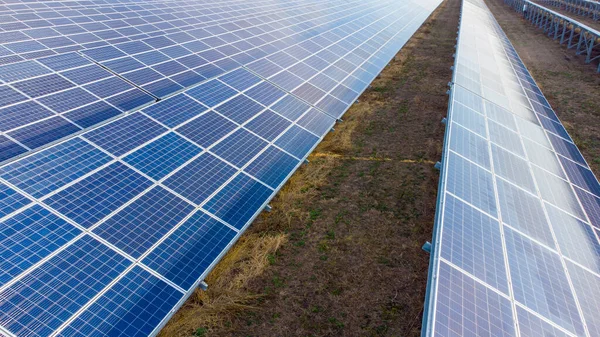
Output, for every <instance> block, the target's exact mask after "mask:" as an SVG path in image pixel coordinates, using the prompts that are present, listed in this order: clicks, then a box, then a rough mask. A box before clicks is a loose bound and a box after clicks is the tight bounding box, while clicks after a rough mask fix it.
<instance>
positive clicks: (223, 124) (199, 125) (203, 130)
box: [177, 111, 236, 148]
mask: <svg viewBox="0 0 600 337" xmlns="http://www.w3.org/2000/svg"><path fill="white" fill-rule="evenodd" d="M235 128H236V125H235V123H232V122H230V121H228V120H227V119H226V118H224V117H221V116H220V115H218V114H216V113H215V112H214V111H209V112H208V113H206V114H204V115H201V116H199V117H198V118H196V119H194V120H192V121H190V122H189V123H187V124H184V125H183V126H181V127H179V128H178V129H177V132H179V133H181V134H182V135H183V136H185V137H187V138H188V139H190V140H192V141H194V142H195V143H196V144H198V145H200V146H202V147H205V148H206V147H209V146H210V145H212V144H213V143H215V142H216V141H217V140H219V139H221V138H223V137H224V136H225V135H227V134H228V133H230V132H231V131H233V130H235Z"/></svg>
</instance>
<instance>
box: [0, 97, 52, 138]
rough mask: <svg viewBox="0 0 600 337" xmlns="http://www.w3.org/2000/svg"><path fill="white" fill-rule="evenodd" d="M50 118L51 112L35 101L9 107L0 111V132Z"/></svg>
mask: <svg viewBox="0 0 600 337" xmlns="http://www.w3.org/2000/svg"><path fill="white" fill-rule="evenodd" d="M51 116H54V114H53V113H52V112H51V111H49V110H48V109H46V108H44V107H43V106H41V105H40V104H38V103H36V102H35V101H28V102H23V103H19V104H15V105H11V106H9V107H6V108H3V109H0V131H8V130H12V129H15V128H18V127H20V126H23V125H26V124H29V123H31V122H35V121H38V120H41V119H44V118H48V117H51Z"/></svg>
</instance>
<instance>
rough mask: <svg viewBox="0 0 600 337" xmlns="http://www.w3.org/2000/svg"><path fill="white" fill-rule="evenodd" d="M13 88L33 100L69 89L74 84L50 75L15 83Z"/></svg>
mask: <svg viewBox="0 0 600 337" xmlns="http://www.w3.org/2000/svg"><path fill="white" fill-rule="evenodd" d="M13 86H14V87H15V88H17V89H19V90H20V91H21V92H23V93H25V94H27V95H28V96H29V97H34V98H35V97H39V96H43V95H47V94H51V93H53V92H57V91H61V90H64V89H68V88H71V87H73V86H74V84H73V83H71V82H70V81H68V80H66V79H65V78H63V77H61V76H59V75H56V74H52V75H47V76H42V77H36V78H32V79H30V80H25V81H21V82H16V83H13Z"/></svg>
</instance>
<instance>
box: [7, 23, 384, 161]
mask: <svg viewBox="0 0 600 337" xmlns="http://www.w3.org/2000/svg"><path fill="white" fill-rule="evenodd" d="M359 14H363V15H364V13H362V12H360V13H354V14H352V15H351V18H352V19H357V17H356V16H357V15H359ZM370 15H371V17H372V15H373V14H372V13H371V14H370ZM359 18H360V16H359ZM348 20H349V19H348ZM335 22H336V23H338V24H341V21H339V19H338V20H337V21H335ZM343 22H346V21H343ZM346 23H347V24H348V26H349V25H350V24H351V23H352V21H347V22H346ZM357 26H358V25H355V24H354V25H352V26H350V27H349V29H352V30H353V31H355V30H357V29H358V28H357ZM338 28H339V27H338ZM371 32H372V31H371ZM347 33H351V32H347ZM360 33H362V34H363V35H361V36H365V35H364V34H366V33H365V32H362V31H361V32H360ZM372 33H374V32H372ZM315 34H316V32H313V33H312V34H308V35H307V36H304V39H305V40H303V41H304V43H302V44H299V45H295V46H293V47H291V48H288V49H286V50H287V51H288V52H290V53H291V54H297V55H300V56H296V57H292V56H290V54H289V53H286V52H279V53H276V54H274V55H272V58H271V60H273V61H275V62H276V63H275V64H273V63H272V62H271V61H268V60H263V61H264V62H268V63H269V64H273V65H274V67H278V66H277V63H279V62H282V63H285V62H290V60H291V61H292V62H294V61H295V62H296V63H297V65H296V66H295V68H294V69H295V71H294V69H291V70H292V71H294V72H295V73H296V74H298V75H299V76H302V77H304V78H307V77H310V76H313V75H314V74H316V73H317V72H318V70H317V69H315V68H319V69H320V68H321V67H322V66H323V64H324V65H325V66H327V63H326V62H324V61H323V60H322V59H321V58H319V57H318V56H316V55H313V54H314V53H318V52H319V51H320V50H321V49H322V47H321V46H320V45H319V44H315V43H314V42H312V41H313V40H315V39H316V38H320V39H325V38H324V37H323V34H321V35H315ZM340 34H341V33H340V32H339V30H337V35H334V36H337V38H338V39H340V38H342V39H343V36H342V35H340ZM313 35H315V36H313ZM309 37H312V39H311V40H306V38H309ZM317 41H318V42H320V43H321V45H323V43H330V40H328V39H325V40H317ZM323 41H327V42H323ZM343 41H345V40H343ZM356 41H357V39H356V37H354V39H353V42H354V44H353V45H350V46H349V43H346V44H345V45H344V49H341V48H340V50H341V51H342V52H341V53H343V52H346V51H348V48H350V47H351V46H355V45H356V43H357V42H356ZM278 42H281V43H283V41H281V40H279V41H278ZM309 42H310V43H309ZM290 43H291V42H290ZM307 43H308V44H307ZM378 46H379V45H378V44H377V43H375V44H370V45H366V46H363V47H361V48H362V49H359V50H356V51H354V50H352V49H350V50H352V51H353V52H354V53H355V54H356V53H360V56H357V55H350V56H354V58H353V59H352V61H353V63H348V62H346V63H345V64H343V66H345V69H346V70H345V71H349V70H353V68H352V67H354V66H356V65H357V64H360V62H362V61H363V60H364V58H365V55H368V53H369V52H373V50H376V49H377V48H378ZM118 47H120V48H121V49H116V48H113V47H105V48H98V49H92V50H89V51H86V52H89V55H90V56H91V57H93V58H96V59H97V60H98V61H105V62H104V64H102V66H103V67H108V68H110V67H111V64H112V65H114V64H117V63H121V64H123V63H122V62H124V63H127V64H129V66H128V67H130V68H131V67H133V68H134V69H132V70H128V69H130V68H127V67H113V68H112V70H113V73H115V72H116V73H118V72H119V70H121V71H128V72H121V73H120V74H119V75H121V76H122V77H123V78H126V79H128V80H129V81H130V82H131V83H133V84H134V85H136V86H138V87H139V88H142V89H144V90H145V91H149V92H151V93H153V94H154V95H155V96H158V97H165V96H167V95H169V94H172V93H173V92H176V91H179V90H181V89H183V88H184V87H189V86H192V85H195V84H197V83H199V82H201V81H204V80H205V79H206V78H209V77H213V76H216V75H218V74H220V73H222V72H223V71H226V70H230V69H231V68H232V67H235V66H236V64H237V63H236V62H235V61H232V60H231V59H227V60H225V59H221V60H213V61H214V62H213V63H207V62H208V61H207V60H206V59H204V58H202V57H201V56H199V55H198V54H199V53H195V54H194V53H192V52H191V51H190V50H189V49H185V48H184V47H182V46H177V45H176V46H171V45H170V43H169V46H165V47H162V49H161V50H162V51H163V52H164V53H161V52H160V51H158V50H153V51H149V49H150V48H151V47H150V46H149V45H148V44H145V43H143V42H141V41H139V42H132V43H126V44H122V45H119V46H118ZM174 47H177V48H178V50H179V49H185V50H186V51H187V52H186V53H182V52H181V51H179V52H178V53H175V52H174V50H173V48H174ZM106 48H110V49H109V50H107V49H106ZM261 48H262V49H256V48H255V49H254V50H256V51H260V52H261V53H260V54H256V53H255V55H254V56H255V57H256V58H260V57H265V55H269V51H270V52H271V53H272V52H273V50H272V49H266V50H269V51H265V49H264V48H265V46H263V47H261ZM165 50H171V52H173V53H171V52H165ZM333 50H337V49H333ZM124 51H127V52H130V53H134V54H135V53H138V54H135V55H134V56H133V57H136V58H137V60H136V59H134V58H133V57H132V56H125V55H126V54H124ZM213 51H214V50H213ZM323 52H325V50H323ZM200 54H201V52H200ZM244 54H245V53H244ZM339 54H340V51H337V54H331V53H329V54H328V55H323V54H319V55H320V56H327V57H333V59H332V60H337V59H338V58H339V57H340V56H339ZM157 55H162V56H161V57H157ZM245 55H248V54H245ZM169 56H178V58H177V59H170V58H169ZM307 57H310V60H312V61H313V62H309V64H312V67H311V66H310V65H307V64H305V63H301V61H300V60H301V59H302V58H307ZM111 58H116V59H112V60H109V59H111ZM253 59H254V58H251V59H249V60H246V61H252V60H253ZM38 61H39V62H41V63H43V65H41V64H39V63H37V62H38ZM140 61H143V62H145V63H146V64H144V65H143V64H142V63H141V62H140ZM240 61H242V60H240ZM314 61H321V63H320V64H319V65H317V64H315V62H314ZM338 65H340V64H338ZM340 66H342V65H340ZM377 66H379V65H377ZM377 66H373V67H374V68H375V69H376V68H377ZM139 67H143V68H142V69H137V70H136V69H135V68H139ZM328 71H329V72H328V74H329V75H331V76H332V77H337V78H340V77H342V78H343V77H345V74H344V73H343V71H342V70H340V69H338V68H337V67H330V68H329V69H328ZM369 71H370V72H373V71H374V69H369ZM2 72H3V77H2V80H3V81H5V82H7V83H9V85H6V86H2V87H1V89H2V90H3V91H6V95H7V96H6V97H7V98H6V101H5V102H3V103H4V104H10V105H9V106H7V107H5V108H4V109H3V112H4V114H3V116H4V118H3V120H0V122H3V123H0V125H1V126H2V128H0V131H4V132H5V137H4V141H3V144H4V147H3V148H4V149H6V151H3V154H4V156H3V157H4V158H3V159H9V158H11V157H13V156H15V155H18V154H21V153H24V152H26V151H27V150H29V149H33V148H37V147H40V146H43V145H45V144H47V143H50V142H52V141H55V140H56V139H59V138H61V137H64V136H65V135H68V134H72V133H74V132H78V131H80V130H81V129H83V128H87V127H90V126H92V125H95V124H97V123H99V122H102V121H104V120H106V119H109V118H112V117H114V116H115V115H118V114H120V113H122V111H131V110H134V109H136V108H138V107H140V106H143V105H145V104H148V103H150V102H152V101H153V98H152V97H150V96H149V95H147V94H145V93H143V92H142V91H140V90H136V89H134V88H132V87H131V85H130V84H129V83H127V82H125V81H123V80H121V79H120V78H117V77H115V76H111V74H110V72H107V71H105V70H104V69H102V68H101V67H100V66H98V65H97V64H92V63H90V62H89V61H88V60H86V59H85V58H83V57H81V56H79V55H77V54H74V53H70V54H64V55H60V56H55V57H49V58H45V59H40V60H37V61H25V62H21V63H17V64H11V65H6V66H4V67H2ZM57 72H58V73H57ZM161 73H162V74H161ZM357 73H358V71H357ZM166 75H170V76H169V77H168V78H167V77H166ZM292 76H293V77H292ZM360 76H361V77H360V78H361V79H362V80H363V82H362V83H358V87H360V88H362V87H365V86H366V85H367V84H366V83H365V82H364V81H365V80H366V79H365V76H366V77H367V78H368V77H369V76H370V75H369V74H368V73H367V72H366V71H362V73H361V74H360ZM290 79H293V80H299V78H298V77H297V76H296V75H294V74H293V73H291V74H280V75H279V77H278V78H276V79H275V80H276V81H277V82H279V83H281V81H284V80H288V81H289V80H290ZM319 80H320V83H322V84H321V87H322V88H323V87H326V86H330V85H332V84H335V83H334V82H333V81H334V80H332V78H331V77H328V76H327V75H325V74H321V75H320V79H319ZM348 82H349V83H344V84H347V85H350V86H352V87H353V89H355V91H354V92H352V91H350V90H351V89H349V88H347V87H345V86H340V87H338V88H336V91H334V94H335V93H337V97H340V98H342V99H343V100H344V101H345V103H346V104H348V103H350V100H351V97H350V96H352V95H354V96H357V94H356V92H360V91H361V90H360V88H357V83H356V80H354V81H353V78H349V79H348ZM48 83H52V84H53V85H52V86H49V85H48ZM127 88H129V89H130V90H129V91H127V92H126V93H120V92H122V91H124V90H127ZM107 89H108V90H107ZM309 89H313V94H314V93H317V94H318V93H322V92H321V91H320V90H319V89H316V88H312V87H311V88H309ZM25 94H27V95H28V97H26V96H25ZM313 96H314V95H313ZM31 97H34V98H35V101H32V98H31ZM23 100H26V101H23ZM321 106H322V107H329V109H330V110H337V111H333V112H334V113H335V114H338V115H339V114H340V110H343V106H344V104H343V103H342V102H341V101H340V100H339V99H337V98H336V97H332V96H330V97H326V98H325V99H324V100H323V103H322V104H321ZM24 111H26V113H23V112H24ZM61 117H65V118H66V119H67V120H65V119H64V118H61ZM36 121H39V122H37V123H36ZM37 130H41V133H42V134H43V135H42V136H39V135H38V133H40V132H36V131H37ZM32 134H33V139H30V138H32ZM15 142H16V143H15Z"/></svg>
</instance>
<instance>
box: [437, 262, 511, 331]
mask: <svg viewBox="0 0 600 337" xmlns="http://www.w3.org/2000/svg"><path fill="white" fill-rule="evenodd" d="M438 275H439V279H440V281H439V288H438V289H437V294H438V298H439V299H438V305H437V306H436V312H435V315H436V319H437V322H436V323H437V325H436V329H437V330H436V331H437V332H436V333H437V335H439V336H499V337H504V336H506V337H510V336H515V327H514V320H513V316H512V308H511V305H510V301H509V300H508V299H507V298H505V297H503V296H501V295H500V294H498V293H496V292H494V291H493V290H491V289H489V288H487V287H485V286H484V285H483V284H481V283H478V282H477V281H475V280H474V279H472V278H471V277H469V276H468V275H467V274H464V273H462V272H460V271H459V270H457V269H455V268H452V267H450V266H449V265H448V264H446V263H444V262H442V263H441V264H440V271H439V274H438Z"/></svg>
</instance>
